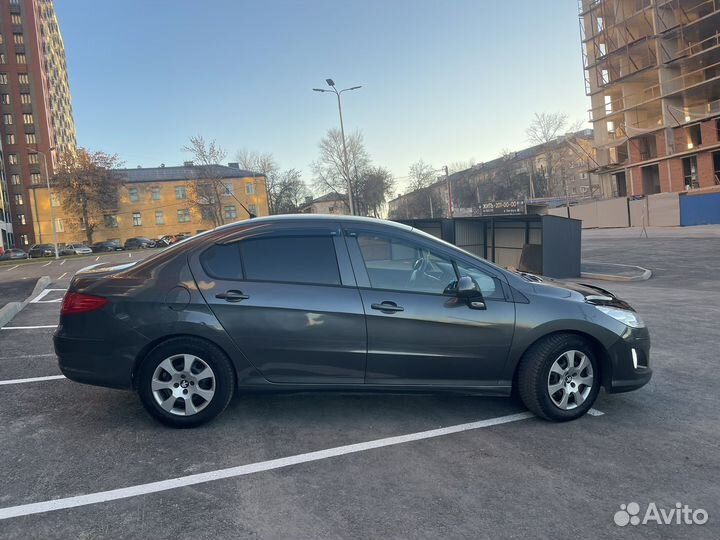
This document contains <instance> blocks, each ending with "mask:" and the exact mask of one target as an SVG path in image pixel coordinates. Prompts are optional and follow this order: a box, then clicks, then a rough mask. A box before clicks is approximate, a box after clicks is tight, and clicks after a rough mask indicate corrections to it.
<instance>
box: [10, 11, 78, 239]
mask: <svg viewBox="0 0 720 540" xmlns="http://www.w3.org/2000/svg"><path fill="white" fill-rule="evenodd" d="M0 138H1V139H2V149H3V162H4V163H3V165H4V167H3V168H4V173H5V178H6V183H7V188H8V189H7V197H5V196H4V194H3V196H2V200H1V201H0V206H2V207H3V213H4V214H5V216H4V217H5V218H6V221H5V223H6V225H5V227H4V228H3V226H2V223H0V229H3V232H4V234H3V238H4V242H5V243H6V244H8V245H17V246H19V247H22V248H27V247H28V246H29V245H31V244H33V243H35V242H36V241H37V239H36V238H35V233H34V229H33V222H34V221H35V216H34V214H33V208H32V206H31V205H30V204H29V201H30V190H31V188H33V187H34V186H39V185H44V184H46V183H47V175H49V176H52V174H53V168H54V160H55V158H56V156H57V155H58V154H59V153H61V152H64V151H65V150H67V149H71V148H74V147H75V124H74V122H73V118H72V105H71V101H70V90H69V86H68V77H67V66H66V65H65V47H64V45H63V40H62V36H61V35H60V29H59V27H58V22H57V17H56V16H55V10H54V7H53V2H52V0H0ZM45 158H47V160H46V159H45ZM8 217H9V218H10V219H7V218H8ZM0 221H3V220H2V219H1V218H0ZM9 223H12V225H11V226H9V225H7V224H9Z"/></svg>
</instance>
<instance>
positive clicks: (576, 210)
mask: <svg viewBox="0 0 720 540" xmlns="http://www.w3.org/2000/svg"><path fill="white" fill-rule="evenodd" d="M562 210H563V212H564V211H565V209H564V208H563V209H562ZM548 213H550V212H548ZM553 215H563V214H555V213H554V212H553ZM570 217H571V218H574V219H580V220H582V227H583V229H595V228H601V229H602V228H610V227H629V226H630V220H629V218H628V206H627V199H626V198H625V197H620V198H617V199H606V200H603V201H592V202H588V203H584V204H578V205H576V206H571V207H570Z"/></svg>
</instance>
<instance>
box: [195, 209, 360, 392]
mask: <svg viewBox="0 0 720 540" xmlns="http://www.w3.org/2000/svg"><path fill="white" fill-rule="evenodd" d="M191 267H192V270H193V274H194V276H195V279H196V281H197V282H198V284H199V286H200V289H201V290H202V294H203V296H204V297H205V300H206V301H207V302H208V304H209V305H210V307H211V309H212V310H213V312H214V313H215V315H216V316H217V318H218V319H219V320H220V323H221V324H222V325H223V326H224V328H225V330H226V331H227V332H228V334H229V335H230V337H231V338H232V339H233V340H234V341H235V343H236V344H237V346H238V348H239V349H240V350H241V351H242V352H243V353H244V354H245V356H246V357H247V359H248V360H249V361H250V362H251V363H252V364H253V365H254V366H255V367H256V368H257V369H258V370H259V371H260V372H261V373H262V374H263V376H264V377H265V378H267V379H268V380H269V381H272V382H276V383H301V384H312V383H322V384H354V383H363V381H364V374H365V361H366V350H367V349H366V347H367V334H366V329H365V315H364V311H363V308H362V301H361V299H360V294H359V292H358V289H357V287H356V284H355V280H354V277H353V273H352V267H351V265H350V262H349V257H348V254H347V248H346V246H345V242H344V240H343V238H342V235H341V233H340V228H339V225H338V224H337V223H334V222H330V221H328V222H323V223H319V224H308V223H307V222H304V223H302V224H296V223H288V222H284V223H281V224H273V225H272V226H271V227H261V228H259V230H258V228H254V227H248V229H247V230H246V231H245V232H243V233H241V234H240V235H239V236H237V237H234V238H233V239H232V240H228V241H225V243H223V244H217V245H214V246H212V247H210V248H209V249H207V250H205V251H204V252H203V253H201V254H199V255H197V256H194V257H193V258H192V259H191Z"/></svg>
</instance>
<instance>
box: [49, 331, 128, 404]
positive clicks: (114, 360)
mask: <svg viewBox="0 0 720 540" xmlns="http://www.w3.org/2000/svg"><path fill="white" fill-rule="evenodd" d="M127 343H128V342H127V341H126V342H125V344H122V343H120V342H118V341H115V340H96V339H86V338H75V337H68V336H63V335H62V327H60V328H58V330H57V331H56V333H55V335H54V336H53V344H54V346H55V354H56V355H57V357H58V365H59V367H60V371H61V372H62V374H63V375H65V376H66V377H67V378H68V379H71V380H73V381H77V382H80V383H84V384H92V385H95V386H105V387H108V388H120V389H124V390H132V389H133V370H134V368H135V360H136V358H137V355H138V354H139V352H140V350H141V347H140V346H138V345H134V346H128V345H127Z"/></svg>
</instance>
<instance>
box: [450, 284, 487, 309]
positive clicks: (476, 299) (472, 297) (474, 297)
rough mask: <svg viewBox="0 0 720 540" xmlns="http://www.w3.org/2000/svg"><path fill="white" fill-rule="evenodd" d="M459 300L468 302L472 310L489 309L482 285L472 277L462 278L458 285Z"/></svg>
mask: <svg viewBox="0 0 720 540" xmlns="http://www.w3.org/2000/svg"><path fill="white" fill-rule="evenodd" d="M457 295H458V298H463V299H465V300H467V303H468V306H469V307H470V308H471V309H487V306H486V305H485V300H484V299H483V295H482V291H481V290H480V285H478V283H477V281H475V280H474V279H473V278H471V277H470V276H462V277H461V278H460V279H459V280H458V284H457Z"/></svg>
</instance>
